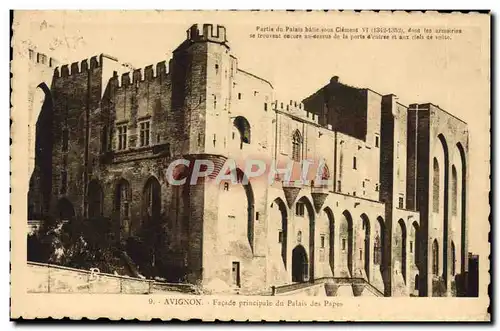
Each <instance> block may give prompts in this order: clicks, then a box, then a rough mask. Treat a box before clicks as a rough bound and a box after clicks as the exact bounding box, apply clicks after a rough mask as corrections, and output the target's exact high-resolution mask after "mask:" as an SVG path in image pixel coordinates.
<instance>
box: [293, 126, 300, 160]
mask: <svg viewBox="0 0 500 331" xmlns="http://www.w3.org/2000/svg"><path fill="white" fill-rule="evenodd" d="M292 159H293V160H294V161H296V162H300V161H301V160H302V136H301V134H300V132H299V130H295V132H294V133H293V136H292Z"/></svg>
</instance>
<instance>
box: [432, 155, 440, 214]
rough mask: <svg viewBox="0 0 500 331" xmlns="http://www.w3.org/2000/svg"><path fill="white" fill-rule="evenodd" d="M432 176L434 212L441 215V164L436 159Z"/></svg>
mask: <svg viewBox="0 0 500 331" xmlns="http://www.w3.org/2000/svg"><path fill="white" fill-rule="evenodd" d="M432 169H433V176H432V211H433V212H435V213H439V163H438V160H437V159H436V158H434V162H433V167H432Z"/></svg>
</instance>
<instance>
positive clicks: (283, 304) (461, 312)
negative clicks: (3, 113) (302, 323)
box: [11, 11, 491, 321]
mask: <svg viewBox="0 0 500 331" xmlns="http://www.w3.org/2000/svg"><path fill="white" fill-rule="evenodd" d="M490 24H491V16H490V15H489V14H487V13H486V14H485V13H470V14H460V13H456V14H452V13H448V14H442V13H437V12H434V13H431V12H428V13H423V12H421V13H414V14H412V13H409V12H400V13H397V12H393V13H391V12H387V13H382V12H380V13H375V12H362V13H359V12H358V13H354V12H314V11H313V12H300V11H297V12H280V11H277V12H268V11H262V12H250V11H248V12H245V11H234V12H229V11H227V12H226V11H198V12H195V11H193V12H189V11H186V12H180V11H178V12H177V11H15V12H14V22H13V25H12V28H13V39H12V48H13V60H12V64H11V72H12V74H13V77H12V86H13V92H12V93H13V94H12V104H13V107H12V113H11V116H12V119H13V124H12V132H11V137H12V139H13V143H12V146H11V155H12V161H11V162H12V187H13V192H12V200H13V211H12V214H11V244H12V250H11V263H12V271H11V273H12V276H11V281H12V292H11V296H12V298H13V299H12V300H13V304H12V307H11V309H12V310H11V316H12V317H15V316H17V317H23V318H34V317H44V316H45V317H46V316H60V317H65V316H68V317H90V318H92V317H110V318H111V317H114V318H117V317H123V318H126V317H127V318H128V317H132V318H138V319H143V318H144V319H146V318H147V317H148V316H149V318H151V317H159V318H162V319H171V318H180V319H183V318H184V319H186V318H201V319H202V320H210V319H212V320H213V319H214V318H216V319H224V318H228V319H229V318H231V319H234V320H240V319H244V320H273V318H278V319H280V320H285V321H294V320H318V321H319V320H323V321H332V320H386V321H389V320H401V319H404V320H409V319H413V320H420V319H424V320H425V319H428V320H475V321H476V320H482V321H485V320H489V319H490V316H489V313H488V311H487V310H488V305H489V300H490V299H489V296H488V285H489V284H490V282H491V280H490V274H489V273H488V271H489V268H490V261H489V259H488V256H489V254H490V244H489V242H488V234H489V231H490V225H489V221H488V217H489V214H490V205H489V200H488V195H489V193H490V178H489V173H490V154H489V153H490ZM14 199H15V203H14ZM14 275H18V277H15V278H14ZM69 297H71V298H74V299H72V300H81V301H80V302H81V305H80V306H79V307H67V306H68V301H67V300H68V298H69ZM395 297H397V298H398V299H397V300H401V301H393V300H392V299H395ZM438 297H439V298H438ZM134 302H137V304H134ZM101 305H102V306H106V308H102V310H101V308H99V310H98V309H97V308H96V307H97V306H101ZM111 305H123V306H122V307H121V308H119V307H114V308H111V307H109V306H111ZM92 306H93V307H94V308H93V310H92ZM191 306H195V307H193V308H195V310H196V311H193V310H189V309H187V310H186V309H185V308H191ZM134 307H135V308H134ZM174 307H175V308H174ZM356 307H363V308H362V309H360V308H356ZM368 307H370V308H368ZM458 307H462V308H463V309H460V308H458ZM365 308H366V309H370V310H371V311H370V312H368V311H365V310H363V309H365ZM457 308H458V309H457ZM134 309H136V312H135V313H134ZM301 309H302V311H301ZM391 309H392V311H391ZM245 310H249V311H250V310H251V311H252V312H251V313H249V312H245ZM90 311H92V313H90ZM100 314H101V315H100ZM134 314H135V315H134ZM273 316H275V317H273Z"/></svg>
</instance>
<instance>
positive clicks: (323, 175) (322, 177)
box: [321, 163, 330, 180]
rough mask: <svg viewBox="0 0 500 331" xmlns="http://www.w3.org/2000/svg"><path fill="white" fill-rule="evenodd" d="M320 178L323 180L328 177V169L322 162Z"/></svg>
mask: <svg viewBox="0 0 500 331" xmlns="http://www.w3.org/2000/svg"><path fill="white" fill-rule="evenodd" d="M321 179H323V180H328V179H330V169H328V166H327V165H326V163H325V164H323V169H322V171H321Z"/></svg>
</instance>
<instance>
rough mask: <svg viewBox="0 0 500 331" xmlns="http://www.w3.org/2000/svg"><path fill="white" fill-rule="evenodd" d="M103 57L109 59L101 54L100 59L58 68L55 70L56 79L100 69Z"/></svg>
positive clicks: (94, 58) (95, 57)
mask: <svg viewBox="0 0 500 331" xmlns="http://www.w3.org/2000/svg"><path fill="white" fill-rule="evenodd" d="M103 56H104V57H108V56H107V55H104V54H101V55H100V56H99V57H97V56H92V57H91V58H90V59H85V60H83V61H80V62H73V63H71V64H69V65H68V64H64V65H62V66H60V67H56V68H55V69H54V78H59V77H68V76H73V75H77V74H80V73H82V72H86V71H87V70H89V69H95V68H99V67H100V66H101V63H102V58H103Z"/></svg>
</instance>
